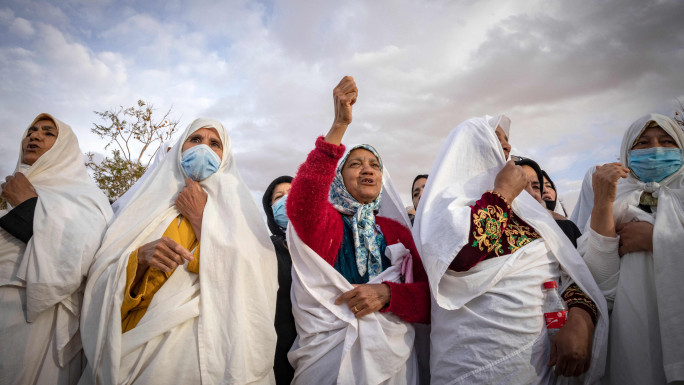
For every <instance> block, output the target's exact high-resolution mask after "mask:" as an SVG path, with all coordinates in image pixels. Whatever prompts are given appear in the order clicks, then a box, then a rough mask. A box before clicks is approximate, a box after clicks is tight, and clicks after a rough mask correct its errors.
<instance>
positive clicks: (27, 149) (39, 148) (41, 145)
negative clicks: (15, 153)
mask: <svg viewBox="0 0 684 385" xmlns="http://www.w3.org/2000/svg"><path fill="white" fill-rule="evenodd" d="M57 135H59V130H58V129H57V126H56V125H55V122H53V121H52V120H50V119H44V120H39V121H37V122H36V124H34V125H33V126H31V127H30V128H29V129H28V132H27V133H26V136H25V137H24V139H22V140H21V162H22V163H25V164H28V165H32V164H33V163H35V162H36V161H37V160H38V158H40V157H41V156H43V154H45V153H46V152H47V151H48V150H49V149H51V148H52V146H53V145H54V144H55V142H56V141H57Z"/></svg>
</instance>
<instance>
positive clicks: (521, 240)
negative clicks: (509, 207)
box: [504, 219, 540, 253]
mask: <svg viewBox="0 0 684 385" xmlns="http://www.w3.org/2000/svg"><path fill="white" fill-rule="evenodd" d="M504 234H505V235H506V240H507V241H508V250H509V251H510V252H511V253H513V252H515V251H516V250H518V249H519V248H521V247H523V246H525V245H526V244H528V243H530V242H532V241H534V240H535V239H538V238H540V237H539V234H537V232H536V231H534V229H533V228H532V227H530V226H526V225H521V224H519V223H518V221H516V220H515V219H514V220H512V221H511V223H509V224H508V226H506V229H505V230H504Z"/></svg>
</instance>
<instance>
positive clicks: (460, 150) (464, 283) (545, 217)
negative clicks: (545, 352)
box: [413, 116, 608, 383]
mask: <svg viewBox="0 0 684 385" xmlns="http://www.w3.org/2000/svg"><path fill="white" fill-rule="evenodd" d="M488 118H489V117H486V116H485V117H482V118H472V119H468V120H466V121H465V122H463V123H461V124H460V125H459V126H457V127H456V128H455V129H454V130H453V131H452V132H451V134H449V137H448V138H447V139H446V141H445V143H444V146H442V149H441V150H440V152H439V154H438V155H437V158H436V160H435V163H434V164H433V166H432V169H431V170H430V178H428V181H427V184H426V186H425V190H424V192H423V197H422V198H421V201H420V205H419V206H418V212H417V213H416V219H415V222H414V227H413V236H414V239H415V240H416V246H417V248H418V252H419V253H420V256H421V258H422V260H423V264H424V266H425V270H426V272H427V274H428V279H429V282H430V288H431V291H432V294H433V296H434V299H435V302H436V304H434V303H433V306H440V307H441V308H443V309H446V310H456V309H459V308H461V307H463V306H464V305H465V304H466V303H468V302H469V301H471V300H472V299H474V298H476V297H478V296H479V295H481V294H484V293H485V292H487V291H488V290H489V289H490V288H492V287H493V286H494V285H495V284H496V282H497V281H498V280H500V279H501V278H502V277H504V276H505V275H506V274H507V272H508V270H510V269H511V268H512V267H513V261H511V260H509V261H507V262H506V263H504V264H499V265H497V266H498V267H497V268H496V269H494V271H491V272H490V273H491V274H479V277H481V278H486V279H478V278H477V277H469V278H473V279H458V280H453V279H452V280H450V281H449V282H448V283H446V284H444V285H443V282H446V280H444V279H443V278H444V277H445V273H446V271H447V269H448V267H449V265H450V264H451V262H452V261H453V259H454V258H455V257H456V255H457V254H458V252H459V251H460V250H461V248H462V247H463V246H464V245H465V244H466V243H467V242H468V237H469V232H470V224H471V214H470V211H471V209H470V206H471V205H473V204H475V202H476V201H477V200H479V199H480V198H481V196H482V194H483V193H484V192H485V191H487V190H490V189H492V188H493V186H494V179H495V177H496V175H497V173H498V172H499V171H500V170H501V169H502V168H503V166H504V165H505V158H504V152H503V149H502V148H501V144H500V143H499V141H498V139H497V138H496V135H495V133H494V130H495V128H496V127H495V126H492V125H490V124H489V123H488V121H490V119H488ZM511 208H512V210H513V212H514V213H515V214H516V215H518V216H519V217H520V218H521V219H523V220H524V221H525V222H526V223H528V224H529V225H530V226H532V227H533V228H534V229H535V230H536V231H537V233H538V234H539V235H540V236H541V237H542V239H543V240H544V242H545V244H546V247H547V248H548V249H549V250H550V251H551V253H552V254H553V256H554V257H555V259H556V260H557V261H558V262H559V264H560V266H561V267H562V269H563V271H564V272H565V273H567V274H568V275H569V277H570V278H571V279H572V281H574V282H575V283H576V284H577V285H578V286H579V287H580V288H581V289H582V291H584V293H586V294H587V295H588V296H589V297H590V298H591V299H592V300H593V301H594V302H595V303H596V306H597V308H598V310H599V318H598V321H597V325H596V329H595V331H594V344H593V350H592V362H591V368H590V369H589V373H587V375H586V377H585V378H586V380H585V382H586V383H591V382H592V381H595V380H597V379H598V378H599V377H600V376H601V375H602V374H603V369H604V362H605V349H606V339H607V333H608V330H607V327H608V320H607V318H608V317H607V316H606V315H607V309H606V303H605V300H604V299H603V296H602V294H601V292H600V290H599V289H598V287H597V286H596V283H595V282H594V280H593V278H592V276H591V274H590V272H589V270H588V269H587V267H586V265H585V264H584V261H583V260H582V258H581V257H580V256H579V254H578V253H577V251H576V250H575V247H574V246H573V245H572V243H570V240H569V239H568V238H567V237H566V236H565V235H564V234H563V232H562V231H561V229H560V228H559V227H558V225H557V224H556V222H555V221H554V220H553V218H552V217H551V215H549V213H548V211H547V210H546V208H545V207H543V206H542V205H541V204H540V203H539V202H538V201H536V200H535V199H534V198H532V196H531V195H529V194H528V193H527V192H525V191H523V192H522V193H521V194H520V195H518V197H516V198H515V200H514V201H513V202H512V203H511ZM535 244H536V243H534V244H533V243H531V244H530V245H529V246H523V248H526V247H534V245H535ZM518 255H520V253H518ZM497 269H498V270H497ZM445 285H451V286H449V287H447V286H445ZM453 285H456V286H457V287H454V286H453ZM433 314H434V310H433ZM433 330H434V329H433ZM433 342H434V341H433Z"/></svg>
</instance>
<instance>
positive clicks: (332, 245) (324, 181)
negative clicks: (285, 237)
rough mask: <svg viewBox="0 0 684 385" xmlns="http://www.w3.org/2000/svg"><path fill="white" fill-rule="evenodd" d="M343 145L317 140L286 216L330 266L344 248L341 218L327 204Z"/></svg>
mask: <svg viewBox="0 0 684 385" xmlns="http://www.w3.org/2000/svg"><path fill="white" fill-rule="evenodd" d="M344 150H345V148H344V145H339V146H336V145H334V144H331V143H328V142H326V141H325V140H324V139H323V137H322V136H320V137H318V139H316V147H315V148H314V149H313V150H312V151H311V152H310V153H309V155H308V156H307V158H306V161H305V162H304V163H302V165H301V166H299V170H298V171H297V175H296V176H295V178H294V179H293V180H292V188H291V189H290V193H289V194H288V197H287V203H286V205H287V216H288V218H289V219H290V223H291V224H292V226H293V227H294V229H295V231H296V232H297V235H298V236H299V237H300V238H301V239H302V241H304V243H305V244H306V245H307V246H309V247H310V248H311V249H312V250H313V251H315V252H316V254H318V255H320V256H321V257H323V259H325V260H326V261H327V262H328V263H329V264H330V265H334V264H335V258H336V257H337V253H338V251H339V249H340V245H341V244H342V237H343V236H344V227H343V226H344V225H343V223H342V215H341V214H340V213H339V212H337V210H336V209H335V208H334V207H333V205H332V204H330V202H329V201H328V194H329V191H330V185H331V184H332V181H333V179H334V178H335V173H336V171H337V162H338V161H339V159H340V158H341V157H342V155H344Z"/></svg>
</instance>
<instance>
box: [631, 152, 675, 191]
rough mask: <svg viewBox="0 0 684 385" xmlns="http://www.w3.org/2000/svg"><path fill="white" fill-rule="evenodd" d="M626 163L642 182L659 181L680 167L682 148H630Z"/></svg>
mask: <svg viewBox="0 0 684 385" xmlns="http://www.w3.org/2000/svg"><path fill="white" fill-rule="evenodd" d="M628 165H629V168H630V169H631V170H632V172H634V175H636V176H637V178H639V180H641V181H642V182H658V183H660V181H662V180H663V179H665V178H667V177H668V176H670V175H672V174H674V173H675V172H676V171H677V170H679V168H680V167H682V150H681V149H679V148H665V147H651V148H644V149H641V150H631V151H629V163H628Z"/></svg>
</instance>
